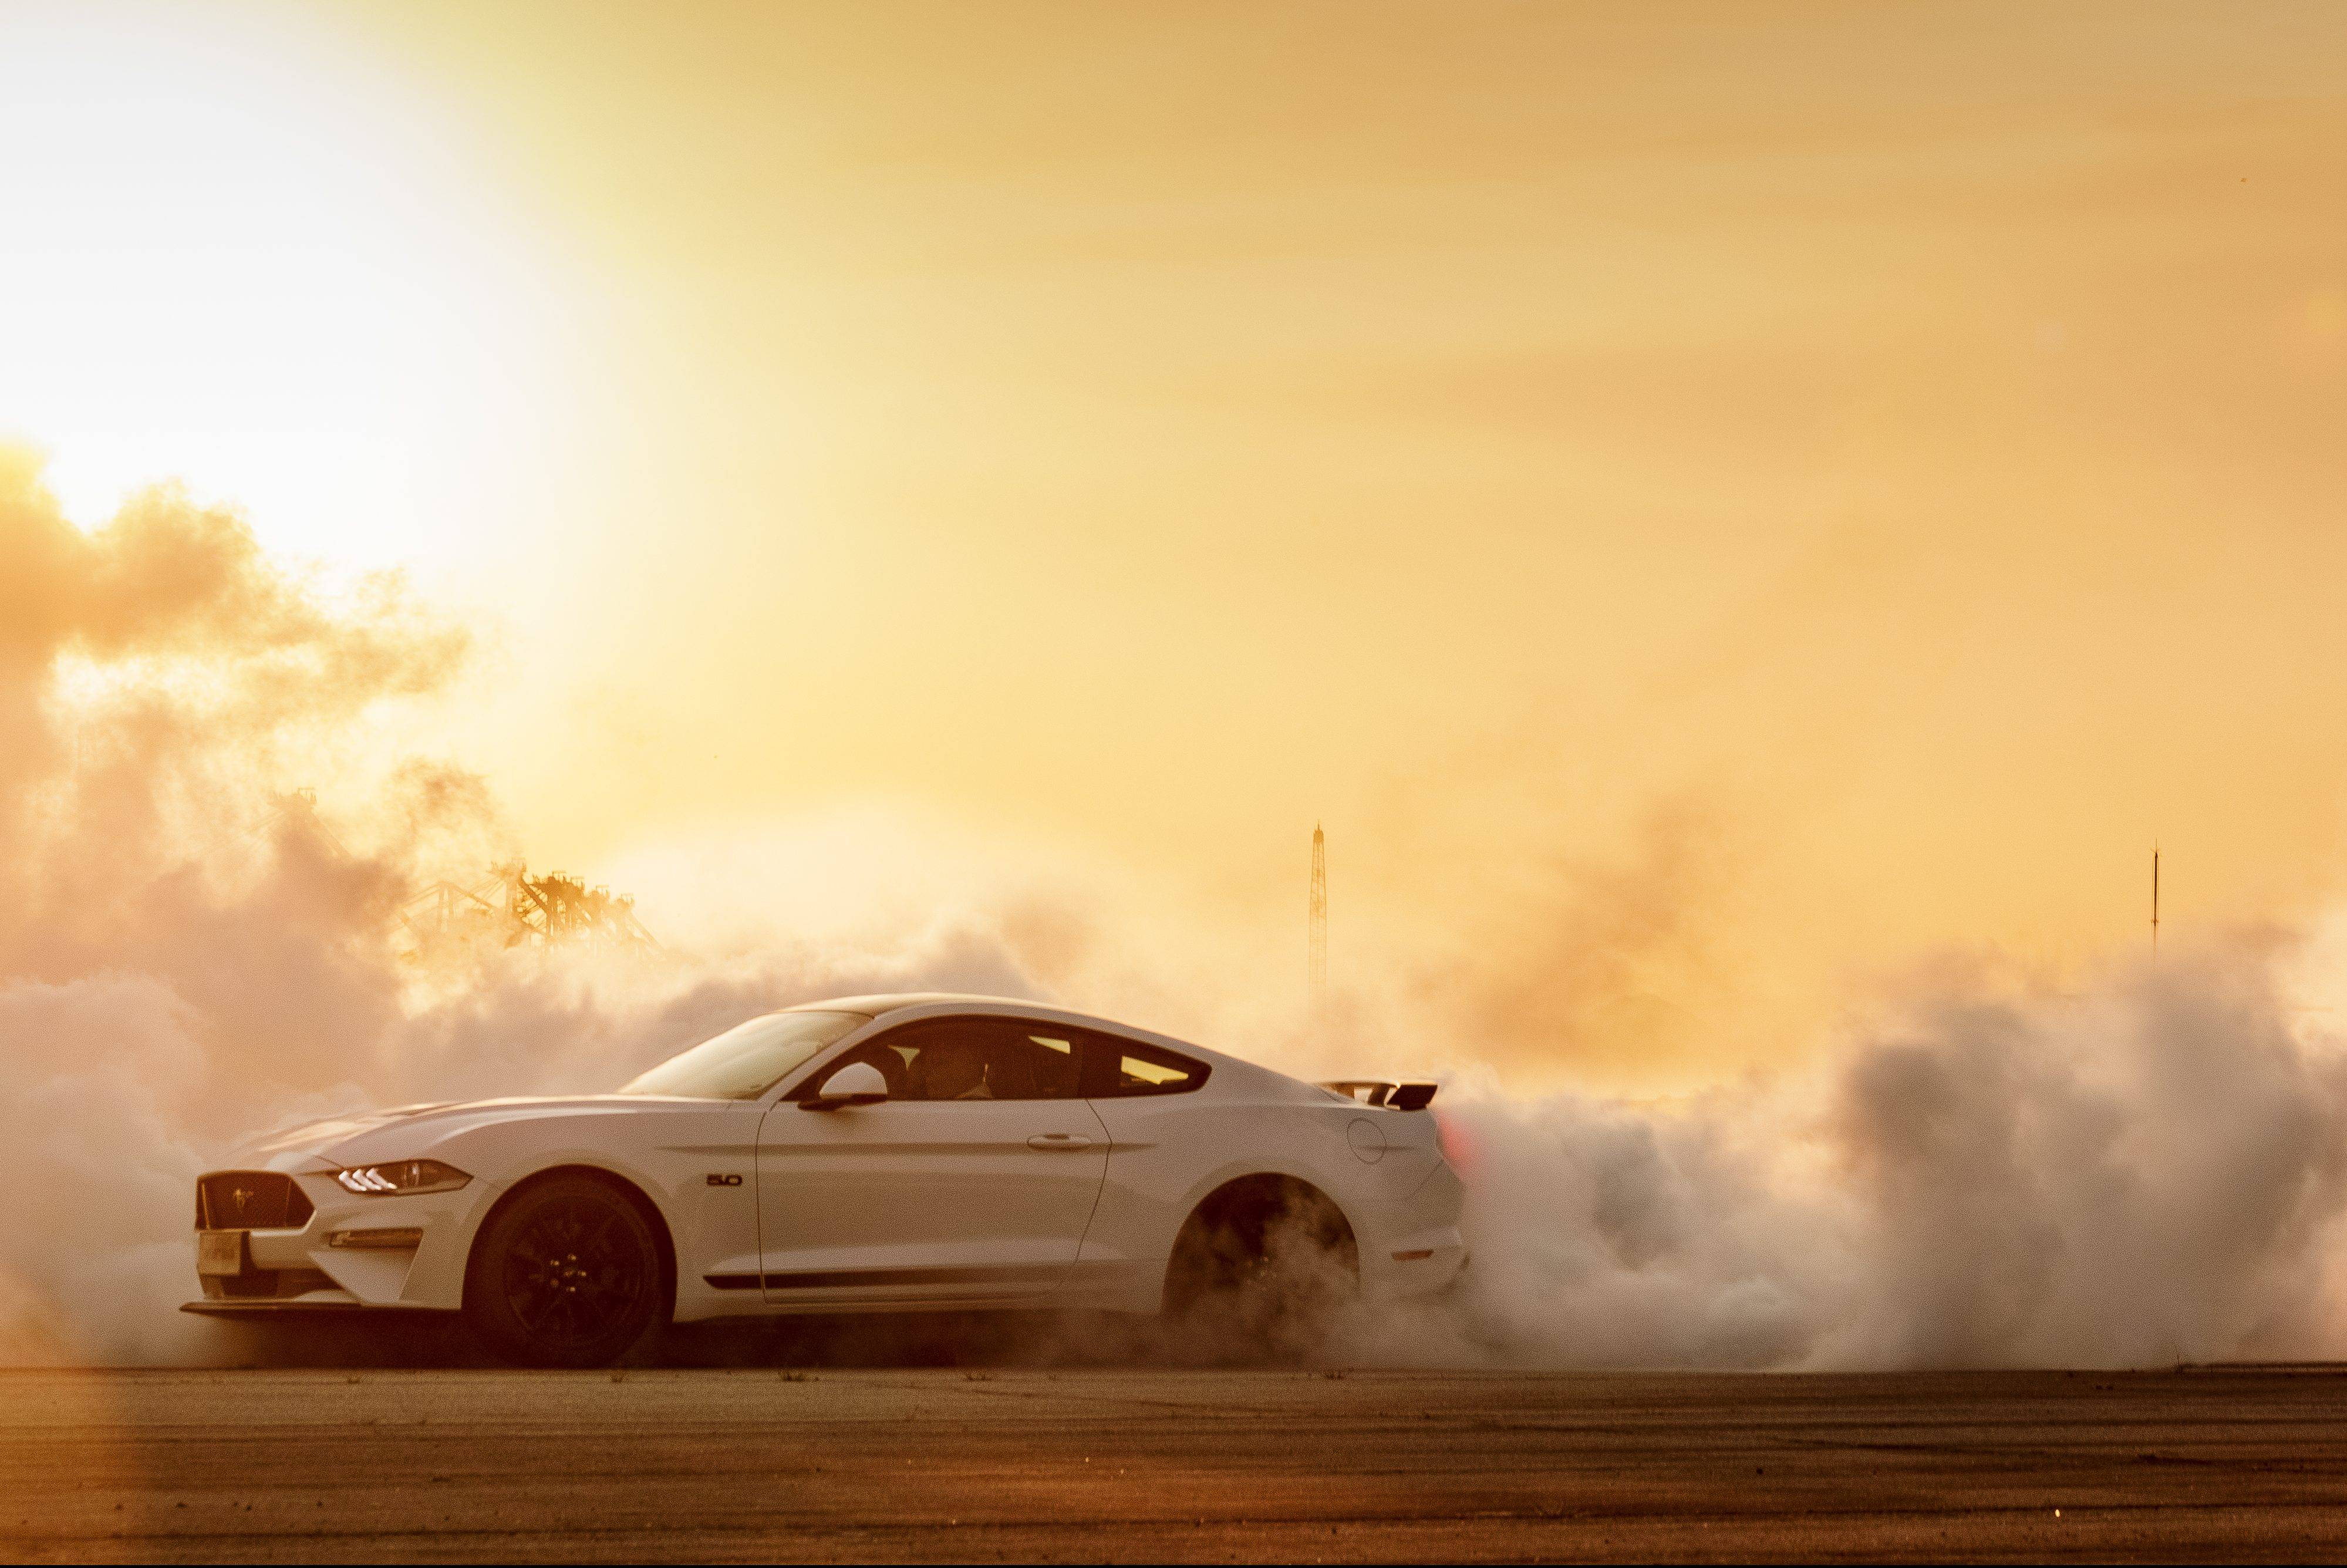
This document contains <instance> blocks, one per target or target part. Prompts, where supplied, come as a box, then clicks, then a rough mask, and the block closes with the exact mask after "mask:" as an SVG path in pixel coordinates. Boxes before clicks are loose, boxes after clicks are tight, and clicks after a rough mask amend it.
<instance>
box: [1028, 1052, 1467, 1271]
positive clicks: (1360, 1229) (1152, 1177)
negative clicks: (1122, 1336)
mask: <svg viewBox="0 0 2347 1568" xmlns="http://www.w3.org/2000/svg"><path fill="white" fill-rule="evenodd" d="M1092 1109H1093V1110H1094V1111H1095V1112H1098V1113H1099V1115H1100V1118H1101V1120H1102V1122H1104V1123H1105V1124H1106V1125H1107V1128H1108V1132H1109V1137H1110V1139H1111V1147H1110V1151H1109V1159H1108V1176H1107V1180H1106V1182H1105V1183H1104V1184H1103V1185H1102V1190H1101V1197H1100V1203H1099V1205H1098V1207H1097V1208H1096V1209H1095V1210H1094V1213H1093V1217H1092V1225H1091V1227H1090V1228H1089V1229H1088V1230H1087V1231H1086V1233H1085V1235H1084V1243H1083V1248H1082V1251H1081V1253H1080V1254H1079V1255H1078V1259H1077V1269H1076V1274H1075V1276H1074V1280H1073V1282H1072V1284H1071V1294H1073V1295H1075V1296H1077V1297H1078V1298H1079V1303H1078V1304H1080V1305H1082V1306H1086V1307H1112V1308H1116V1309H1120V1310H1124V1311H1137V1312H1147V1311H1154V1310H1156V1308H1157V1307H1158V1306H1159V1304H1160V1300H1161V1297H1162V1296H1163V1287H1164V1280H1165V1268H1166V1265H1167V1263H1168V1261H1169V1260H1170V1258H1171V1256H1172V1255H1173V1243H1174V1239H1175V1237H1176V1236H1178V1235H1180V1233H1181V1229H1182V1226H1183V1224H1184V1222H1185V1221H1186V1220H1188V1218H1189V1217H1190V1215H1191V1214H1192V1212H1193V1211H1194V1210H1195V1209H1196V1208H1197V1206H1198V1204H1200V1203H1201V1202H1203V1201H1204V1199H1205V1197H1206V1196H1207V1194H1210V1193H1212V1192H1213V1191H1214V1189H1215V1188H1217V1187H1219V1186H1221V1185H1223V1184H1225V1183H1226V1182H1230V1181H1234V1180H1235V1179H1237V1178H1239V1177H1241V1176H1247V1175H1255V1174H1259V1173H1267V1174H1275V1175H1285V1176H1292V1177H1296V1178H1297V1179H1298V1180H1301V1181H1306V1182H1309V1183H1310V1184H1312V1185H1314V1186H1315V1187H1317V1188H1318V1189H1319V1190H1320V1191H1322V1192H1323V1193H1326V1194H1327V1195H1328V1196H1329V1198H1330V1199H1331V1200H1332V1201H1334V1202H1335V1203H1336V1204H1337V1207H1338V1208H1339V1209H1341V1210H1342V1211H1343V1212H1344V1214H1345V1218H1346V1220H1347V1221H1348V1223H1349V1224H1350V1225H1351V1226H1352V1227H1353V1234H1354V1237H1355V1240H1356V1241H1357V1243H1358V1245H1359V1248H1360V1256H1361V1277H1362V1285H1363V1286H1364V1288H1365V1289H1367V1290H1368V1291H1370V1292H1372V1293H1380V1292H1382V1291H1383V1290H1384V1289H1386V1288H1387V1287H1388V1286H1389V1285H1390V1284H1391V1283H1392V1282H1393V1277H1394V1275H1395V1270H1396V1265H1395V1263H1394V1261H1393V1253H1394V1252H1395V1251H1396V1250H1399V1249H1402V1248H1403V1247H1404V1246H1405V1245H1409V1239H1410V1238H1411V1237H1413V1236H1414V1235H1416V1234H1417V1233H1419V1232H1421V1231H1424V1230H1426V1229H1427V1228H1428V1226H1427V1225H1426V1224H1425V1223H1424V1220H1425V1214H1423V1213H1422V1212H1421V1211H1422V1210H1423V1209H1424V1205H1423V1204H1418V1203H1413V1202H1412V1200H1413V1198H1414V1197H1415V1196H1417V1194H1419V1192H1420V1190H1421V1189H1422V1188H1424V1187H1425V1186H1426V1185H1427V1184H1428V1182H1429V1178H1430V1177H1432V1176H1434V1175H1435V1174H1436V1173H1437V1172H1438V1171H1440V1172H1441V1173H1443V1174H1444V1175H1446V1176H1447V1175H1448V1171H1447V1168H1445V1167H1443V1165H1442V1160H1441V1155H1440V1150H1439V1148H1438V1146H1437V1143H1436V1140H1435V1136H1434V1129H1433V1123H1432V1119H1431V1118H1430V1117H1429V1116H1428V1115H1426V1113H1425V1112H1387V1111H1372V1110H1368V1109H1367V1108H1364V1107H1359V1106H1355V1105H1351V1104H1348V1103H1346V1102H1341V1101H1337V1100H1335V1099H1333V1098H1331V1097H1329V1096H1327V1095H1326V1094H1324V1093H1322V1092H1321V1091H1318V1090H1317V1089H1314V1088H1312V1087H1311V1086H1309V1085H1307V1084H1301V1083H1297V1082H1296V1081H1294V1080H1292V1079H1286V1078H1283V1077H1281V1076H1279V1075H1277V1074H1276V1073H1270V1072H1266V1071H1261V1070H1259V1069H1254V1068H1250V1067H1247V1066H1245V1064H1242V1063H1235V1062H1234V1063H1230V1064H1229V1065H1228V1066H1224V1065H1218V1066H1217V1067H1216V1070H1215V1073H1214V1078H1213V1079H1212V1080H1210V1081H1209V1082H1208V1084H1207V1086H1206V1088H1205V1089H1204V1090H1202V1091H1199V1092H1197V1093H1195V1094H1175V1095H1165V1096H1163V1097H1158V1096H1143V1097H1136V1098H1133V1099H1112V1100H1095V1101H1093V1102H1092ZM1357 1122H1360V1123H1366V1124H1367V1125H1368V1126H1369V1127H1372V1128H1374V1129H1376V1130H1377V1132H1378V1137H1377V1139H1376V1142H1375V1143H1374V1144H1373V1145H1372V1147H1373V1148H1374V1149H1375V1150H1376V1157H1375V1158H1374V1159H1365V1158H1364V1157H1363V1156H1362V1155H1361V1154H1360V1153H1357V1152H1356V1149H1355V1146H1354V1136H1353V1134H1352V1132H1351V1129H1352V1128H1353V1126H1354V1124H1355V1123H1357ZM1440 1206H1441V1205H1440V1204H1436V1205H1435V1209H1436V1211H1437V1217H1438V1221H1439V1220H1440V1212H1439V1211H1440ZM1456 1218H1457V1214H1456V1206H1455V1204H1453V1205H1452V1206H1451V1208H1450V1214H1449V1215H1448V1220H1449V1222H1450V1224H1451V1225H1452V1231H1453V1236H1454V1238H1455V1223H1456Z"/></svg>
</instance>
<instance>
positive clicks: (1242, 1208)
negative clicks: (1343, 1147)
mask: <svg viewBox="0 0 2347 1568" xmlns="http://www.w3.org/2000/svg"><path fill="white" fill-rule="evenodd" d="M1360 1277H1361V1269H1360V1252H1359V1248H1358V1245H1357V1244H1356V1243H1355V1241H1354V1239H1353V1227H1352V1226H1351V1225H1348V1224H1347V1223H1346V1220H1345V1216H1344V1214H1343V1213H1342V1212H1340V1211H1339V1210H1338V1209H1337V1205H1336V1204H1333V1203H1331V1202H1330V1201H1329V1200H1328V1199H1327V1196H1326V1195H1324V1194H1321V1193H1319V1192H1318V1191H1317V1190H1315V1189H1314V1188H1312V1187H1310V1186H1307V1185H1306V1184H1304V1183H1302V1182H1297V1181H1294V1180H1290V1179H1286V1178H1276V1177H1250V1178H1246V1179H1244V1180H1242V1181H1238V1182H1234V1183H1232V1184H1230V1185H1228V1186H1225V1187H1223V1188H1221V1189H1219V1190H1217V1191H1216V1192H1215V1193H1214V1194H1212V1195H1210V1196H1209V1197H1208V1198H1207V1199H1206V1201H1205V1202H1204V1203H1203V1204H1199V1205H1198V1209H1197V1212H1196V1213H1194V1214H1192V1215H1191V1216H1190V1218H1189V1220H1188V1222H1187V1223H1185V1224H1184V1225H1183V1227H1182V1234H1181V1235H1180V1236H1179V1237H1178V1238H1177V1239H1176V1240H1175V1242H1174V1244H1173V1258H1172V1261H1171V1262H1170V1263H1169V1265H1168V1266H1167V1268H1166V1271H1165V1297H1164V1312H1163V1317H1164V1318H1165V1320H1166V1322H1167V1324H1168V1326H1169V1327H1171V1328H1172V1329H1173V1336H1174V1337H1173V1348H1174V1349H1175V1350H1176V1351H1177V1352H1178V1353H1180V1354H1182V1355H1184V1357H1185V1358H1192V1359H1203V1360H1207V1361H1214V1362H1263V1361H1292V1360H1306V1359H1309V1358H1312V1357H1314V1356H1315V1355H1317V1354H1318V1353H1319V1352H1321V1351H1322V1350H1324V1349H1325V1348H1327V1343H1328V1341H1329V1339H1330V1337H1331V1336H1332V1334H1333V1333H1334V1330H1335V1329H1336V1327H1337V1323H1338V1321H1339V1320H1340V1319H1341V1318H1342V1317H1343V1316H1344V1314H1345V1312H1346V1310H1347V1308H1348V1307H1350V1306H1351V1305H1352V1303H1353V1302H1354V1301H1355V1300H1356V1299H1358V1296H1359V1293H1360Z"/></svg>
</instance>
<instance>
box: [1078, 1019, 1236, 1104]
mask: <svg viewBox="0 0 2347 1568" xmlns="http://www.w3.org/2000/svg"><path fill="white" fill-rule="evenodd" d="M1086 1050H1087V1053H1088V1055H1089V1056H1090V1059H1091V1061H1090V1065H1089V1070H1088V1071H1087V1074H1086V1078H1085V1085H1084V1092H1085V1094H1086V1095H1088V1096H1089V1097H1091V1098H1092V1099H1094V1100H1115V1099H1127V1098H1131V1097H1133V1096H1136V1095H1143V1094H1185V1093H1187V1092H1189V1091H1191V1090H1193V1089H1195V1088H1197V1087H1198V1086H1199V1085H1200V1084H1202V1083H1204V1082H1205V1081H1206V1073H1207V1071H1208V1070H1207V1067H1206V1064H1205V1063H1204V1062H1203V1061H1192V1060H1191V1059H1190V1058H1188V1057H1186V1056H1181V1055H1177V1054H1176V1053H1174V1052H1173V1051H1170V1050H1161V1049H1160V1048H1158V1047H1156V1046H1153V1045H1142V1044H1139V1043H1137V1042H1136V1041H1133V1040H1114V1039H1111V1038H1110V1037H1108V1036H1105V1035H1094V1036H1092V1038H1091V1040H1089V1041H1088V1042H1087V1047H1086Z"/></svg>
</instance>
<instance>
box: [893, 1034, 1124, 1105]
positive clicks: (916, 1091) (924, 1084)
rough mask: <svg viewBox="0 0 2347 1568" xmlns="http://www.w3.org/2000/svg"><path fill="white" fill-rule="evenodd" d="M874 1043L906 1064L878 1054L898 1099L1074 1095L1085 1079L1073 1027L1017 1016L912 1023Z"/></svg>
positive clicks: (1057, 1097) (1054, 1097) (1060, 1097)
mask: <svg viewBox="0 0 2347 1568" xmlns="http://www.w3.org/2000/svg"><path fill="white" fill-rule="evenodd" d="M874 1046H875V1047H876V1048H878V1049H880V1050H887V1051H888V1052H889V1053H890V1054H891V1055H893V1056H894V1057H896V1058H897V1061H899V1063H900V1064H901V1065H900V1067H899V1070H898V1071H897V1072H895V1073H890V1072H889V1071H888V1064H887V1063H886V1062H876V1065H878V1066H879V1067H880V1068H881V1071H882V1072H883V1073H884V1074H886V1075H887V1077H888V1097H889V1098H890V1099H892V1100H916V1101H942V1100H1072V1099H1074V1098H1076V1095H1077V1091H1078V1090H1079V1088H1080V1086H1081V1079H1082V1071H1083V1068H1082V1061H1081V1057H1080V1055H1079V1054H1078V1052H1077V1050H1076V1042H1075V1037H1074V1036H1073V1035H1072V1034H1071V1033H1069V1032H1068V1031H1067V1030H1051V1029H1049V1028H1046V1027H1042V1026H1039V1025H1035V1024H1030V1023H1025V1022H1022V1021H1020V1020H1015V1019H947V1020H937V1021H933V1022H928V1023H917V1024H907V1026H906V1027H905V1028H903V1029H901V1030H895V1031H893V1032H891V1033H889V1034H887V1035H884V1036H883V1037H881V1039H880V1040H876V1041H875V1042H874ZM860 1059H861V1057H860V1055H859V1060H860ZM900 1085H901V1086H900Z"/></svg>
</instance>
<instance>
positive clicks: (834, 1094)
mask: <svg viewBox="0 0 2347 1568" xmlns="http://www.w3.org/2000/svg"><path fill="white" fill-rule="evenodd" d="M887 1098H888V1081H887V1079H886V1078H883V1077H882V1076H880V1070H879V1069H878V1068H876V1067H875V1066H873V1065H872V1064H871V1063H870V1062H868V1061H851V1062H849V1063H848V1064H847V1065H846V1067H843V1068H841V1069H840V1070H839V1071H837V1072H835V1073H833V1074H832V1075H831V1076H830V1077H829V1078H826V1079H825V1080H824V1081H823V1087H822V1088H820V1089H818V1090H816V1091H815V1098H814V1099H812V1100H802V1101H800V1102H799V1109H800V1110H802V1111H845V1110H846V1108H847V1107H849V1106H850V1105H877V1104H879V1103H880V1102H882V1101H883V1100H886V1099H887Z"/></svg>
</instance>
